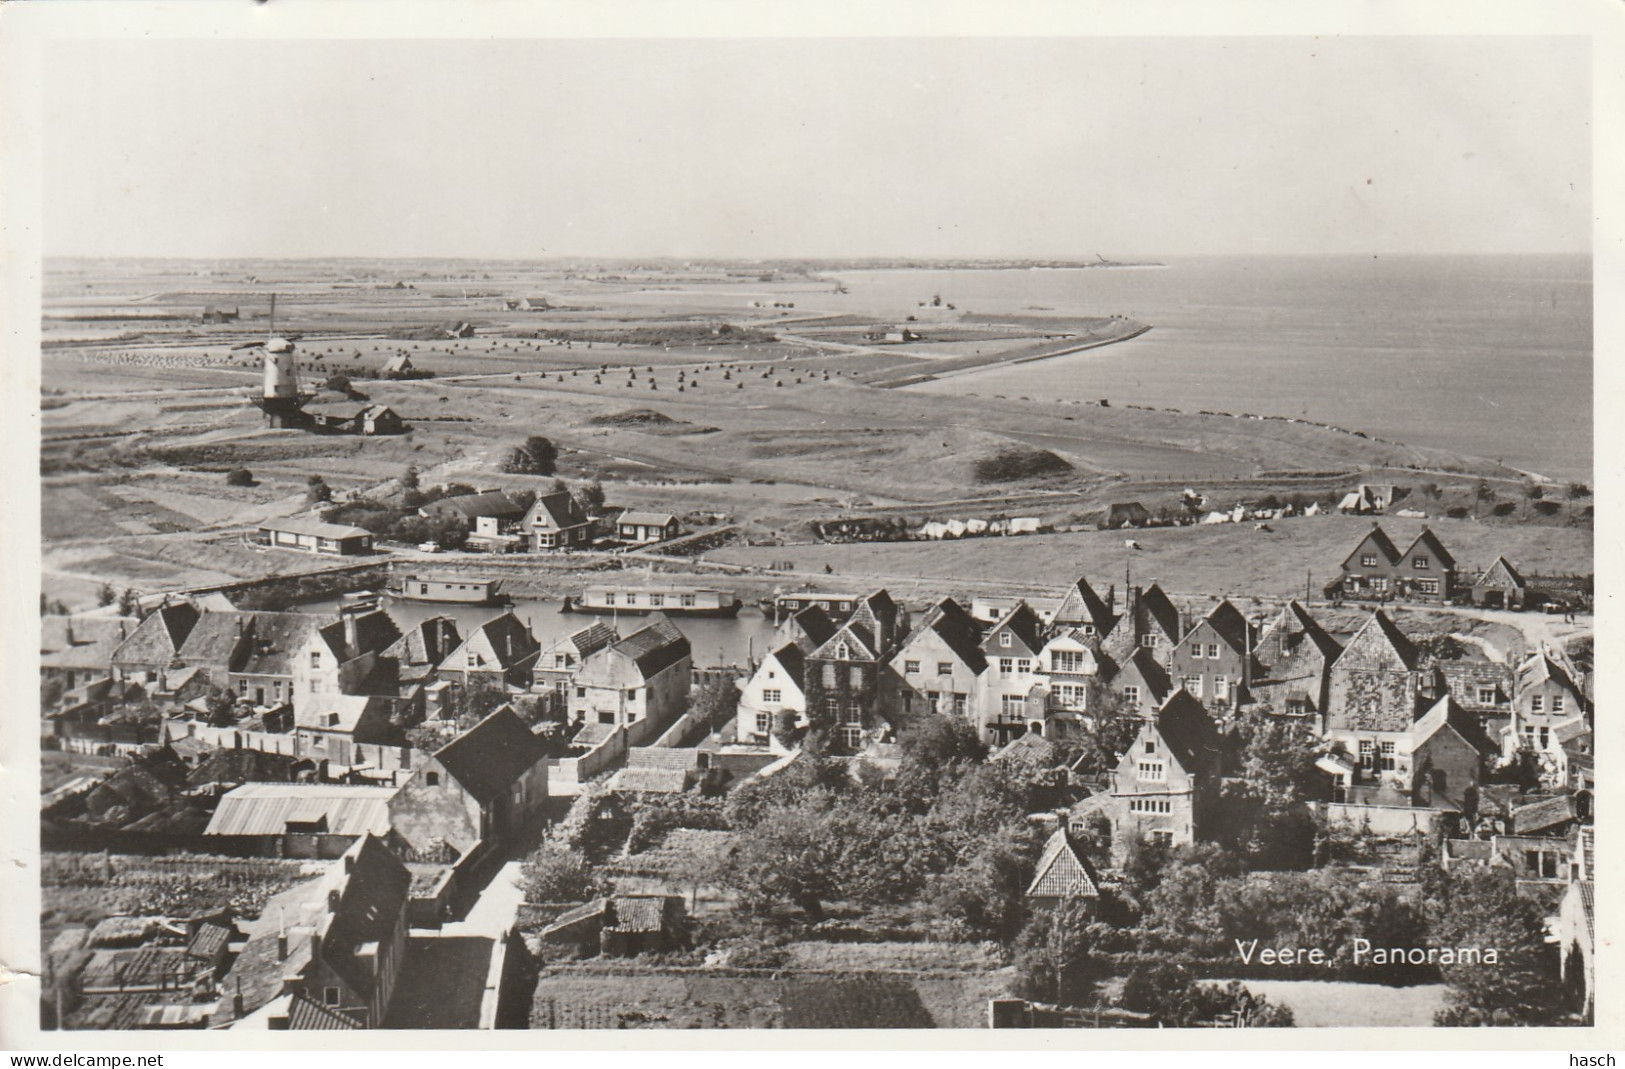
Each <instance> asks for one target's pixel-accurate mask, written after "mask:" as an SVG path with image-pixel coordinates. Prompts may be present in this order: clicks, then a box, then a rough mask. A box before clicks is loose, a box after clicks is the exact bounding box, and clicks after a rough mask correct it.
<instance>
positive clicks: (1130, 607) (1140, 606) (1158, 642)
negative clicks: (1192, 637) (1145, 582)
mask: <svg viewBox="0 0 1625 1069" xmlns="http://www.w3.org/2000/svg"><path fill="white" fill-rule="evenodd" d="M1184 637H1185V630H1184V624H1183V621H1182V620H1181V619H1180V615H1179V610H1178V609H1177V608H1175V607H1174V603H1173V602H1172V601H1171V600H1170V599H1169V597H1168V595H1167V593H1166V592H1165V591H1164V590H1163V589H1162V587H1161V585H1160V584H1158V583H1157V581H1156V580H1152V581H1151V585H1150V586H1149V587H1145V588H1141V587H1137V586H1136V587H1131V588H1129V590H1128V597H1127V603H1126V604H1125V605H1124V607H1123V616H1122V619H1120V620H1119V621H1118V622H1117V624H1116V625H1115V626H1114V627H1113V628H1112V630H1111V633H1110V634H1109V635H1107V636H1106V641H1105V643H1104V644H1103V646H1102V649H1103V650H1104V652H1105V653H1106V655H1107V656H1109V657H1111V659H1112V660H1113V661H1115V662H1116V663H1117V664H1123V663H1124V662H1125V661H1127V660H1128V659H1129V656H1130V655H1131V654H1132V653H1133V652H1134V651H1135V650H1136V649H1148V650H1150V651H1151V652H1152V653H1153V654H1155V655H1156V657H1157V659H1158V660H1159V661H1162V662H1163V663H1164V664H1167V660H1168V656H1169V653H1170V652H1171V651H1172V650H1173V648H1174V646H1176V645H1177V644H1178V643H1179V640H1180V639H1181V638H1184Z"/></svg>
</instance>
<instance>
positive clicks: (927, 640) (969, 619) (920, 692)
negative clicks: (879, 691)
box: [807, 598, 987, 724]
mask: <svg viewBox="0 0 1625 1069" xmlns="http://www.w3.org/2000/svg"><path fill="white" fill-rule="evenodd" d="M807 611H813V610H807ZM891 668H892V671H893V672H894V673H895V674H896V675H897V676H898V677H899V678H900V679H901V681H902V683H901V687H900V700H901V702H902V711H903V715H905V716H908V715H910V714H912V713H915V712H920V711H926V712H935V713H942V714H945V715H950V716H957V717H960V718H962V719H965V720H968V721H970V722H971V723H973V724H974V723H976V721H977V717H978V712H979V710H980V709H981V707H982V701H983V699H982V683H983V680H984V678H985V677H986V675H987V656H986V654H984V653H983V652H982V625H981V624H980V623H978V622H977V620H976V619H975V618H974V617H973V616H971V614H970V613H969V612H967V611H966V610H965V607H964V606H962V605H961V604H959V602H957V601H955V600H953V599H952V598H943V599H942V600H941V601H939V602H937V603H936V604H935V605H933V606H931V608H930V609H929V610H927V612H926V614H925V617H924V619H922V620H921V621H920V626H919V627H917V628H915V629H914V630H913V631H911V632H910V633H909V635H908V637H907V638H906V639H904V640H903V644H902V646H900V647H899V648H898V650H897V652H896V653H895V654H893V655H892V659H891Z"/></svg>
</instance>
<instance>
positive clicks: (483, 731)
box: [389, 705, 547, 857]
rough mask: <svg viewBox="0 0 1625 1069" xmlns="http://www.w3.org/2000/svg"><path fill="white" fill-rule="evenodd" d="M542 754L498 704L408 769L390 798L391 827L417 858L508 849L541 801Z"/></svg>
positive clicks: (543, 796) (508, 709)
mask: <svg viewBox="0 0 1625 1069" xmlns="http://www.w3.org/2000/svg"><path fill="white" fill-rule="evenodd" d="M546 755H547V750H546V747H545V746H544V745H543V744H542V742H541V740H540V739H538V738H537V737H536V735H535V734H534V733H533V732H532V731H531V730H530V728H529V727H527V726H526V725H525V722H524V721H523V720H521V719H519V715H518V714H517V713H515V712H514V711H513V709H512V707H511V706H507V705H504V706H502V707H501V708H499V709H497V710H496V711H495V712H493V713H491V715H489V716H487V717H486V718H485V719H484V720H481V721H480V722H479V723H478V724H475V725H474V726H473V727H471V728H469V729H468V730H467V731H465V732H463V733H462V734H461V735H459V736H457V737H456V738H455V739H452V740H451V741H450V742H448V743H446V745H444V746H442V747H440V749H438V750H436V751H435V752H434V753H432V754H430V755H428V756H427V757H425V758H424V759H423V761H422V762H421V763H419V764H418V766H417V767H416V768H414V769H413V770H412V775H411V776H410V777H409V778H408V779H407V781H406V782H405V783H404V784H402V785H401V787H400V789H399V790H397V791H396V792H395V793H394V795H392V796H391V797H390V799H389V823H390V826H391V827H392V828H394V830H395V835H396V836H397V837H398V838H399V840H400V841H401V842H402V843H404V844H405V845H406V847H408V848H409V849H410V850H411V851H413V852H414V853H415V854H417V855H419V856H422V857H440V856H443V855H444V853H445V851H446V849H447V848H449V849H450V850H452V851H454V852H455V853H456V854H457V855H459V856H461V855H464V854H467V853H468V852H469V851H471V850H473V849H475V848H476V847H478V846H481V845H482V844H483V845H485V846H486V847H490V846H493V845H495V844H498V843H507V842H512V841H513V840H514V838H515V837H516V836H518V835H519V834H520V833H521V832H522V831H524V829H525V828H526V827H527V826H528V825H530V824H532V823H533V822H534V821H535V820H537V819H538V818H539V814H540V812H541V809H542V807H543V806H544V805H545V804H546V802H547V760H546Z"/></svg>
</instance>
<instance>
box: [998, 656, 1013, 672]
mask: <svg viewBox="0 0 1625 1069" xmlns="http://www.w3.org/2000/svg"><path fill="white" fill-rule="evenodd" d="M1015 671H1016V659H1015V658H1014V657H1000V658H999V675H1001V676H1008V675H1014V674H1015Z"/></svg>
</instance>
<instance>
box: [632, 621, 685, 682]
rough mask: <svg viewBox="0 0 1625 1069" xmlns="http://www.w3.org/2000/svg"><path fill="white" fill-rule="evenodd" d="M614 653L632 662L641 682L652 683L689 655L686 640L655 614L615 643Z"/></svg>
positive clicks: (675, 626) (669, 622)
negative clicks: (647, 681)
mask: <svg viewBox="0 0 1625 1069" xmlns="http://www.w3.org/2000/svg"><path fill="white" fill-rule="evenodd" d="M614 649H615V650H616V652H618V653H622V654H624V655H626V656H627V657H629V658H631V660H632V662H633V663H634V664H636V665H637V666H638V671H639V672H641V673H643V678H644V679H653V678H654V677H655V676H657V675H659V674H660V673H661V672H664V671H665V670H666V669H668V668H670V667H671V666H672V665H674V664H677V663H678V662H680V661H682V660H683V659H684V658H685V657H688V656H689V655H690V649H689V644H688V638H687V636H685V635H684V634H683V632H682V631H681V630H679V629H678V627H677V625H676V624H674V623H672V622H671V620H669V619H667V617H666V616H665V614H664V613H655V614H654V615H653V616H651V617H650V618H649V622H648V623H647V624H645V625H644V626H643V627H641V628H639V629H638V630H636V631H634V632H632V633H631V634H630V635H628V636H626V637H625V638H623V639H621V641H619V642H617V643H616V644H615V646H614Z"/></svg>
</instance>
